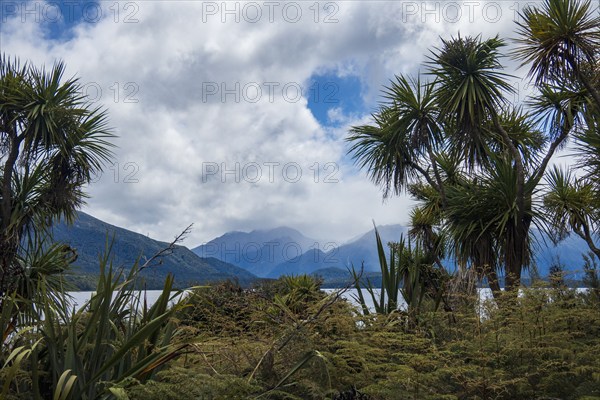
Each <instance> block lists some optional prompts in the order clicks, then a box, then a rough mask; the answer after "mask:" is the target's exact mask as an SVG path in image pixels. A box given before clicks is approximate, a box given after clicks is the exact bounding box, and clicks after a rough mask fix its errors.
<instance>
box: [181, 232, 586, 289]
mask: <svg viewBox="0 0 600 400" xmlns="http://www.w3.org/2000/svg"><path fill="white" fill-rule="evenodd" d="M377 230H378V232H379V234H380V236H381V238H382V241H383V243H384V244H385V243H388V242H397V241H398V240H399V239H400V237H401V236H404V237H407V234H408V227H406V226H402V225H381V226H378V227H377ZM533 237H534V247H535V250H536V255H535V259H534V265H533V268H532V269H531V271H530V272H535V273H536V274H537V275H539V276H541V277H546V276H548V274H549V270H550V267H551V266H552V265H556V264H560V265H562V266H563V268H564V269H565V270H566V271H568V272H569V278H571V279H581V273H580V271H581V269H582V264H583V261H582V256H581V255H582V254H583V253H587V251H588V249H587V245H586V244H585V242H584V241H583V240H581V239H580V238H579V237H577V236H570V237H567V238H566V239H565V240H563V241H562V242H560V243H559V244H558V245H556V246H555V245H554V244H553V243H552V241H551V240H550V238H549V237H548V236H547V235H546V234H543V233H541V232H539V231H534V232H533ZM301 250H302V251H301ZM386 250H387V246H386ZM192 251H194V252H195V253H196V254H198V255H200V256H211V257H215V258H218V259H220V260H223V261H226V262H229V263H232V264H235V265H238V266H240V267H242V268H244V269H246V270H247V271H250V272H252V273H253V274H255V275H257V276H259V277H263V278H277V277H279V276H281V275H297V274H314V275H318V276H321V277H323V278H324V280H325V283H326V284H327V283H331V282H333V281H340V280H345V281H347V279H348V276H349V274H348V269H349V268H351V267H352V266H354V267H355V268H356V269H359V268H361V266H362V267H363V268H364V270H365V272H367V273H377V272H378V271H379V257H378V254H377V247H376V241H375V231H374V229H371V230H370V231H368V232H366V233H364V234H362V235H359V236H357V237H356V238H354V239H352V240H351V241H349V242H347V243H343V244H337V243H335V242H333V241H327V242H324V241H317V240H315V239H311V238H308V237H306V236H304V235H303V234H301V233H300V232H298V231H297V230H294V229H291V228H286V227H279V228H276V229H271V230H255V231H252V232H230V233H226V234H225V235H223V236H220V237H217V238H215V239H213V240H211V241H209V242H207V243H205V244H202V245H200V246H198V247H195V248H193V249H192ZM445 264H446V265H447V266H448V267H450V268H452V267H453V266H454V264H453V263H452V262H451V261H449V260H446V262H445ZM527 275H528V274H526V276H527Z"/></svg>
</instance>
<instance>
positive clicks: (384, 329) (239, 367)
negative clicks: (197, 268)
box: [127, 278, 600, 400]
mask: <svg viewBox="0 0 600 400" xmlns="http://www.w3.org/2000/svg"><path fill="white" fill-rule="evenodd" d="M290 279H292V280H293V279H298V278H286V280H290ZM303 279H305V278H303ZM292 292H293V289H292V290H291V289H290V286H289V284H288V283H286V281H285V280H280V281H277V282H275V283H267V284H263V285H262V286H260V287H257V288H256V289H254V290H243V289H241V288H240V287H238V286H236V285H235V284H231V283H228V284H223V285H221V286H218V287H214V288H210V289H208V288H207V289H199V290H197V291H194V292H193V294H192V295H191V299H193V300H192V301H191V304H193V306H191V307H188V308H185V309H182V310H181V311H180V313H178V319H179V324H180V327H182V328H183V329H185V330H186V331H187V334H188V337H189V338H195V340H196V344H195V347H194V351H193V352H191V353H189V354H187V355H186V356H185V357H183V358H180V359H179V360H178V361H176V362H175V363H174V364H172V366H171V367H170V368H168V369H167V370H164V371H162V372H160V373H159V374H158V375H157V376H156V379H155V380H152V381H150V382H148V383H146V384H135V385H132V386H130V387H128V388H127V393H128V396H129V397H130V398H131V399H144V400H149V399H182V398H210V399H230V398H237V399H245V398H269V399H324V398H333V399H342V398H369V399H492V398H493V399H542V398H561V399H588V400H589V399H594V398H596V399H598V398H600V359H599V358H598V357H597V354H598V352H599V351H600V304H599V303H598V302H597V301H596V300H595V298H593V297H592V296H589V295H588V294H585V293H578V292H577V291H575V290H572V289H566V288H564V287H556V288H548V287H545V288H542V287H540V288H531V289H527V290H524V291H523V293H522V296H520V297H519V298H518V299H515V298H513V297H512V296H508V298H507V299H506V302H508V303H509V304H508V305H507V306H505V307H503V308H502V309H498V308H497V307H496V306H495V302H494V301H493V300H487V301H481V302H480V301H479V300H478V298H475V297H465V298H464V299H463V307H462V308H461V309H460V310H455V311H454V312H453V315H452V317H453V318H450V316H449V314H447V313H445V312H443V311H436V312H421V317H420V320H419V321H420V323H419V325H418V326H417V327H416V328H415V327H414V326H412V327H408V328H407V325H406V324H405V323H404V317H403V315H402V313H399V312H395V313H394V312H393V313H390V314H388V315H376V316H375V315H363V314H362V312H359V311H358V309H355V308H353V307H351V306H350V305H349V304H348V303H346V302H345V301H344V300H336V301H334V302H329V300H331V299H332V297H331V295H330V296H329V297H328V296H326V295H325V294H323V293H320V292H318V291H314V292H312V293H311V294H310V295H307V296H305V297H303V298H301V299H299V300H297V301H298V302H299V303H294V305H299V304H301V305H302V307H296V311H293V310H292V307H290V304H288V305H285V304H283V303H282V301H281V299H282V297H285V296H288V295H289V294H290V293H292ZM323 304H329V305H328V306H327V307H326V308H325V309H324V310H322V307H323ZM319 310H321V312H320V313H319ZM313 317H314V319H312V318H313ZM307 321H309V322H307ZM311 354H312V356H311V357H307V355H311ZM282 381H283V382H282ZM358 393H360V394H361V395H362V397H358V396H359V395H358ZM343 396H354V397H343Z"/></svg>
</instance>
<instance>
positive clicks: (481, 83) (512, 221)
mask: <svg viewBox="0 0 600 400" xmlns="http://www.w3.org/2000/svg"><path fill="white" fill-rule="evenodd" d="M522 18H523V21H524V22H522V23H520V24H519V27H518V29H519V30H518V34H519V37H518V38H517V40H516V41H517V43H518V44H519V47H517V49H516V51H515V53H514V57H515V58H516V59H518V60H521V61H523V65H529V66H530V67H531V69H530V77H531V79H532V80H533V83H534V85H535V88H536V89H537V92H536V93H535V95H534V96H532V98H531V99H529V100H528V101H527V102H525V106H526V108H525V109H523V108H514V107H510V106H509V105H508V101H507V98H506V96H507V94H510V93H511V91H512V88H511V86H510V84H509V83H508V79H509V77H510V76H509V75H507V74H506V73H505V72H504V71H503V64H502V54H501V49H502V48H503V46H505V43H504V41H503V40H502V39H500V38H498V37H494V38H490V39H483V38H482V37H480V36H476V37H461V36H460V35H459V36H458V37H456V38H451V39H448V40H444V39H442V42H441V45H440V46H439V47H437V48H434V49H433V50H432V51H431V54H430V56H429V61H428V62H427V68H428V71H427V72H428V75H430V76H431V77H432V81H431V82H422V81H421V80H420V79H413V80H412V81H411V79H409V78H406V77H403V76H401V77H397V78H396V82H394V83H393V85H392V87H395V88H396V90H390V89H389V88H386V90H385V91H384V96H385V101H384V103H383V105H382V106H381V108H380V111H379V112H377V113H375V114H374V115H373V123H372V124H369V125H363V126H356V127H353V128H352V129H351V131H350V135H349V137H348V141H349V142H350V143H351V146H350V149H349V153H351V154H352V155H353V157H354V158H355V160H356V161H357V164H358V165H359V166H360V167H361V168H365V169H367V171H368V174H369V176H370V178H371V179H372V180H373V182H374V183H375V184H377V185H381V186H382V187H383V188H384V196H388V195H389V194H390V193H392V192H393V193H395V194H399V193H401V192H402V191H404V190H407V191H408V192H409V193H410V194H412V195H413V196H414V197H415V198H416V199H417V200H419V201H420V206H419V208H418V209H416V210H415V211H414V212H413V214H412V217H413V229H412V232H413V233H414V235H415V237H417V238H419V239H420V240H421V244H423V245H425V248H432V247H431V246H432V245H433V242H434V241H435V240H434V235H433V234H432V233H434V232H440V233H441V232H444V233H445V235H444V236H447V237H448V240H447V241H446V243H448V250H449V252H450V253H452V254H453V255H454V256H455V257H456V259H457V260H458V261H459V264H464V265H466V264H470V265H471V266H472V267H473V268H475V269H476V270H477V271H478V273H479V276H480V277H487V278H488V281H489V282H490V284H491V286H492V287H493V288H494V291H495V292H497V289H498V288H499V287H498V285H497V272H498V271H499V270H503V271H504V273H505V275H506V286H507V288H509V289H513V288H516V287H518V286H519V284H520V277H521V273H522V271H523V269H524V268H526V267H527V266H528V265H529V264H530V260H531V258H532V257H531V255H532V247H531V238H530V230H531V227H532V226H533V225H535V224H540V225H541V220H540V211H539V208H540V207H539V206H538V205H536V203H535V201H534V198H535V196H534V195H535V193H536V192H537V191H539V189H540V187H541V186H540V185H541V182H542V178H543V177H544V175H545V172H546V169H547V167H548V165H549V163H550V160H551V159H552V157H553V156H554V154H555V152H556V151H557V150H558V149H560V148H562V147H563V146H564V144H565V143H566V140H567V138H568V137H569V136H574V135H577V137H578V138H579V142H580V143H583V144H584V146H591V147H594V146H595V144H598V143H600V141H599V140H598V139H597V137H598V129H597V127H598V124H597V122H598V120H599V118H598V113H597V110H599V109H600V108H599V107H598V105H600V102H598V101H597V98H596V97H597V96H596V93H595V91H596V90H597V88H598V82H599V81H600V80H599V79H598V73H597V68H596V66H597V63H598V49H599V48H600V46H599V45H598V43H599V42H598V39H599V37H600V36H599V35H600V24H599V23H598V22H599V20H598V18H596V17H594V16H593V14H592V10H591V8H590V5H589V1H587V2H586V1H577V0H547V1H545V2H544V3H543V4H542V5H541V6H540V7H533V8H526V9H525V11H524V12H523V15H522ZM565 65H566V66H565ZM408 82H413V83H412V85H409V84H407V83H408ZM423 135H427V136H428V139H425V138H424V137H423ZM599 148H600V147H599ZM423 149H426V151H423ZM597 154H600V153H597ZM598 159H600V157H599V158H596V157H594V160H598ZM590 165H600V163H598V164H594V163H593V162H592V163H591V164H590ZM426 243H428V244H426Z"/></svg>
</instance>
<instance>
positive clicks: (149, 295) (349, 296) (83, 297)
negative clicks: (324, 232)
mask: <svg viewBox="0 0 600 400" xmlns="http://www.w3.org/2000/svg"><path fill="white" fill-rule="evenodd" d="M322 290H323V291H324V292H325V293H333V292H335V291H337V290H340V289H322ZM93 293H94V292H69V295H71V296H72V297H73V303H74V305H75V306H81V305H83V304H84V303H85V302H86V301H88V300H89V299H90V298H91V296H92V294H93ZM161 293H162V290H146V291H145V293H144V294H143V296H145V298H146V303H147V304H148V306H151V305H152V304H154V302H155V301H156V300H157V299H158V296H160V294H161ZM362 293H363V297H364V298H365V302H366V303H367V306H368V307H369V309H370V310H371V311H374V310H375V306H374V304H373V299H372V298H371V294H370V293H369V292H368V291H367V290H366V289H362ZM375 294H376V295H377V296H378V295H379V290H375ZM357 295H358V291H357V290H356V289H348V290H347V291H345V292H344V293H342V298H344V299H346V300H348V301H349V302H350V303H352V304H354V305H355V306H359V305H360V304H359V302H358V301H357V300H356V299H357ZM398 297H399V303H400V304H398V307H399V308H400V309H405V308H406V303H405V302H404V301H403V299H402V296H398ZM479 297H480V299H481V300H485V299H489V298H491V297H492V291H491V290H490V289H487V288H482V289H479Z"/></svg>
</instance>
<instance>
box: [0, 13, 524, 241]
mask: <svg viewBox="0 0 600 400" xmlns="http://www.w3.org/2000/svg"><path fill="white" fill-rule="evenodd" d="M37 3H38V4H40V5H41V7H43V6H44V4H47V3H42V2H37ZM467 3H469V4H473V3H474V2H465V3H462V2H459V3H456V4H461V5H462V9H461V12H462V14H461V17H460V18H456V15H457V14H451V12H452V10H451V9H450V8H448V6H445V4H446V3H444V2H429V3H427V4H428V5H429V6H431V7H432V8H430V9H428V10H434V11H433V12H432V13H430V14H427V13H425V12H424V11H425V10H426V9H425V8H423V7H426V6H424V4H425V3H423V2H397V1H384V2H358V1H338V2H330V3H327V4H333V6H329V8H328V9H323V8H322V7H323V6H324V5H325V4H326V2H316V3H314V2H285V3H283V2H282V3H278V4H279V6H278V7H275V8H274V9H273V15H272V16H273V21H272V22H270V21H269V14H268V13H269V9H268V8H267V6H265V5H264V3H262V2H258V3H252V2H245V3H244V2H241V3H236V2H227V4H228V7H231V8H229V9H230V10H231V9H233V8H234V7H235V4H238V9H239V10H240V15H239V18H240V22H239V23H236V22H235V21H234V18H235V15H233V14H224V13H223V10H222V8H221V7H222V5H223V4H225V3H223V2H196V1H179V2H169V1H148V2H142V1H138V2H127V3H125V2H117V3H114V4H113V3H111V2H101V3H100V4H101V5H102V6H103V19H102V20H101V21H99V22H98V23H94V24H91V23H86V21H85V20H84V21H83V22H82V23H80V24H79V25H77V26H75V27H74V28H73V32H72V35H70V36H69V39H68V40H67V41H60V40H54V39H49V38H48V36H47V32H46V31H44V29H42V27H41V25H40V24H39V23H36V22H35V21H34V20H32V18H29V19H28V18H25V19H26V21H25V22H22V20H21V18H20V17H21V16H20V15H17V16H16V17H12V18H11V15H8V19H7V22H6V23H4V21H3V27H2V31H1V38H0V39H1V43H2V50H3V51H4V52H6V53H7V54H9V55H12V56H19V57H20V58H21V59H22V60H25V59H30V60H32V62H33V63H34V64H37V65H40V64H42V63H46V64H47V65H49V64H52V63H53V62H54V61H55V60H56V59H62V60H64V61H65V62H66V64H67V67H68V71H69V74H70V75H77V76H80V77H81V81H82V82H83V83H85V84H86V88H88V94H90V95H91V94H92V93H96V94H98V98H99V101H101V103H102V104H104V105H106V107H108V109H109V112H110V118H111V123H112V125H113V126H115V127H116V131H117V133H118V135H119V138H118V139H117V140H115V143H116V144H117V145H118V146H119V149H118V150H117V154H116V159H115V161H116V162H117V164H115V166H114V167H113V168H112V169H107V170H106V171H105V172H104V174H103V176H102V177H101V178H100V179H99V181H98V182H97V183H95V184H94V185H92V186H91V187H90V194H91V195H92V199H91V200H90V201H89V206H88V207H87V208H86V211H88V212H90V213H91V214H93V215H95V216H97V217H99V218H101V219H104V220H106V221H107V222H110V223H114V224H116V225H120V226H123V227H126V228H129V229H132V230H134V231H137V232H140V233H143V234H149V235H150V236H151V237H154V238H157V239H161V240H170V239H171V238H172V237H173V236H174V235H175V234H177V233H178V232H179V231H180V230H182V229H183V228H184V227H186V226H187V225H188V224H190V223H192V222H193V223H194V224H195V229H194V231H193V232H192V234H191V235H190V236H189V239H188V240H187V242H186V244H187V245H189V246H194V245H196V244H199V243H201V242H204V241H207V240H210V239H211V238H213V237H214V236H217V235H220V234H222V233H223V232H225V231H228V230H234V229H238V230H244V229H245V230H249V229H254V228H267V227H273V226H277V225H289V226H294V227H297V228H298V229H300V230H302V231H304V232H306V234H308V235H311V236H314V237H317V238H325V239H329V238H333V239H335V240H343V239H346V238H349V237H351V236H353V235H355V234H357V233H360V232H361V231H365V230H367V229H369V228H370V226H371V219H373V218H374V219H375V220H376V221H377V222H378V223H381V224H386V223H406V222H407V221H408V210H409V209H410V204H411V202H410V200H408V199H407V198H403V197H402V198H392V199H390V200H389V201H387V202H386V203H385V204H384V203H382V201H381V191H380V190H379V188H377V187H375V186H374V185H373V184H371V183H370V182H369V181H368V180H367V178H366V177H365V174H364V172H359V171H357V170H356V169H355V168H354V167H353V166H352V164H351V163H350V162H349V160H348V159H347V158H346V156H345V150H346V147H345V144H344V143H343V137H344V136H345V132H346V131H347V128H348V127H349V126H350V125H352V123H353V121H354V123H356V122H358V120H359V118H355V117H349V116H347V115H344V114H343V113H342V112H341V110H339V111H340V112H338V111H336V110H331V112H330V116H331V118H332V119H335V120H336V121H338V122H341V123H344V124H345V125H344V127H341V128H336V129H331V128H327V129H325V128H323V127H321V126H320V125H319V123H318V122H317V121H316V120H315V119H314V117H313V116H312V114H311V113H310V111H309V109H308V108H307V101H306V89H305V88H303V89H304V90H305V92H304V93H305V96H304V97H303V98H300V99H298V101H295V102H292V101H290V97H294V89H295V88H297V87H299V86H302V85H304V84H306V82H308V81H309V78H310V77H311V76H312V75H314V74H317V73H319V72H322V71H326V70H332V69H334V70H337V71H338V73H339V74H340V75H344V74H345V73H346V74H352V75H358V76H359V78H360V80H361V81H362V82H363V84H364V96H365V99H366V104H369V105H370V107H371V108H370V109H368V110H364V114H365V117H364V118H367V115H368V114H369V112H370V111H371V110H372V109H374V108H375V106H376V102H377V101H378V96H379V90H380V88H381V85H382V84H385V83H386V82H387V81H388V80H389V79H390V78H392V77H393V75H394V74H399V73H416V72H417V71H418V70H419V69H421V70H422V69H423V68H422V62H423V61H424V60H425V56H426V55H427V50H428V48H430V46H431V45H435V44H436V43H438V42H439V36H440V35H443V36H447V35H449V34H453V35H456V34H457V32H459V31H460V32H461V34H477V33H480V32H484V34H485V35H495V34H496V33H501V34H503V35H504V36H506V34H507V33H509V32H510V31H511V29H512V28H513V27H514V25H513V23H512V20H513V14H514V10H511V9H510V7H511V5H510V4H508V3H504V2H502V3H501V4H502V12H503V14H502V16H501V18H499V20H498V21H497V22H495V23H492V22H490V21H492V20H493V18H490V16H489V15H487V16H486V15H485V14H483V11H482V10H483V7H484V4H485V3H477V6H476V9H475V10H474V19H473V21H472V22H471V21H470V15H469V14H468V9H467V8H466V6H465V4H467ZM490 3H493V2H490ZM15 4H21V3H15ZM128 4H133V5H134V6H135V7H133V8H132V7H131V6H129V8H126V5H128ZM252 4H258V5H260V6H262V8H261V11H262V15H261V17H260V18H259V21H258V22H256V23H249V22H247V21H246V20H248V19H253V18H255V17H256V14H254V13H252V12H253V9H252V7H255V6H253V5H252ZM289 4H292V5H289ZM314 4H317V5H319V6H320V7H321V8H320V9H319V14H318V15H316V14H315V13H316V9H314V8H310V7H314ZM494 4H498V3H494ZM114 5H117V6H118V7H119V14H118V15H116V14H115V10H114ZM286 5H288V6H286ZM111 6H112V7H113V9H111V8H110V7H111ZM412 6H415V7H417V8H418V9H417V10H413V8H410V7H412ZM211 7H217V10H216V11H215V9H214V8H211ZM244 7H246V8H244ZM285 7H287V8H286V10H287V11H288V13H287V14H284V13H283V9H284V8H285ZM294 7H300V8H301V10H302V16H301V18H300V19H299V21H298V22H295V23H293V22H290V21H291V20H292V19H293V18H295V17H294V16H295V14H294V13H293V11H294V10H295V8H294ZM436 7H437V10H438V11H435V10H436ZM444 7H446V8H444ZM489 7H494V6H489ZM489 7H488V8H489ZM243 10H245V11H243ZM444 10H445V11H444ZM488 11H490V12H491V8H489V10H488ZM436 12H437V14H438V15H437V17H438V18H439V19H438V20H439V22H436V21H435V18H436V16H435V15H434V14H435V13H436ZM5 14H6V13H5ZM484 16H485V18H484ZM315 17H317V19H318V22H315ZM222 18H226V22H225V23H223V22H222ZM326 18H329V19H332V20H337V22H333V23H325V21H324V20H325V19H326ZM126 19H129V20H134V19H137V20H138V22H137V23H125V20H126ZM486 19H487V21H486ZM115 20H116V22H115ZM455 20H456V21H455ZM275 84H276V85H275ZM286 84H287V88H288V89H289V90H288V92H287V93H284V92H282V89H283V87H285V86H286ZM236 85H238V86H236ZM257 87H258V88H260V90H261V96H260V97H259V98H257V96H256V88H257ZM236 88H239V89H236ZM244 88H246V90H247V91H245V90H244ZM97 89H100V91H98V90H97ZM221 89H228V90H230V91H231V90H233V92H234V93H231V92H229V94H225V95H224V94H223V92H222V90H221ZM271 89H273V90H272V92H270V90H271ZM215 90H216V92H215ZM252 90H254V91H252ZM270 94H272V96H269V95H270ZM236 95H237V96H238V97H239V101H236ZM286 96H287V97H286ZM254 100H257V101H256V102H252V101H254ZM126 101H137V102H126ZM360 118H363V117H360ZM364 118H363V120H364ZM251 162H254V163H257V164H258V165H260V166H261V167H262V174H263V175H261V177H260V179H259V180H258V181H257V182H249V181H248V180H244V179H243V178H242V177H240V179H239V182H236V181H235V175H233V174H227V175H223V171H222V170H221V169H222V168H221V167H222V166H223V165H225V167H226V168H227V169H229V170H231V169H233V168H234V167H235V165H236V163H239V165H240V169H243V168H244V167H247V170H246V172H251V171H250V169H248V168H250V167H248V166H251V164H248V163H251ZM212 163H216V164H217V165H219V167H220V171H219V172H218V174H216V177H217V179H216V180H215V179H214V178H215V176H214V174H213V176H212V180H209V181H207V182H203V172H207V168H209V167H210V166H212V165H214V164H212ZM265 163H279V165H275V164H267V166H265ZM289 163H297V165H298V166H299V167H300V169H301V172H302V178H301V179H299V180H298V182H295V183H291V182H289V180H293V179H291V177H290V176H284V175H282V172H281V169H280V168H283V166H284V165H286V164H289ZM315 163H318V164H319V166H320V167H321V170H320V174H319V181H318V182H316V181H315V179H314V178H315V176H314V174H315V167H314V165H315ZM326 163H332V164H328V165H330V166H332V165H333V166H337V168H338V169H337V170H336V172H335V175H334V177H335V178H336V179H338V182H337V183H324V182H322V179H323V177H324V176H325V174H326V173H327V172H331V171H332V169H330V170H329V171H325V170H323V167H324V166H325V165H326ZM252 165H253V164H252ZM268 165H271V166H272V167H273V168H274V178H273V182H270V181H269V179H268V177H267V176H266V174H267V171H268ZM290 165H291V164H290ZM311 166H312V169H311ZM211 171H212V170H211ZM290 173H291V171H290ZM135 180H137V183H136V182H135ZM223 181H224V182H223ZM250 181H252V179H250Z"/></svg>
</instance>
